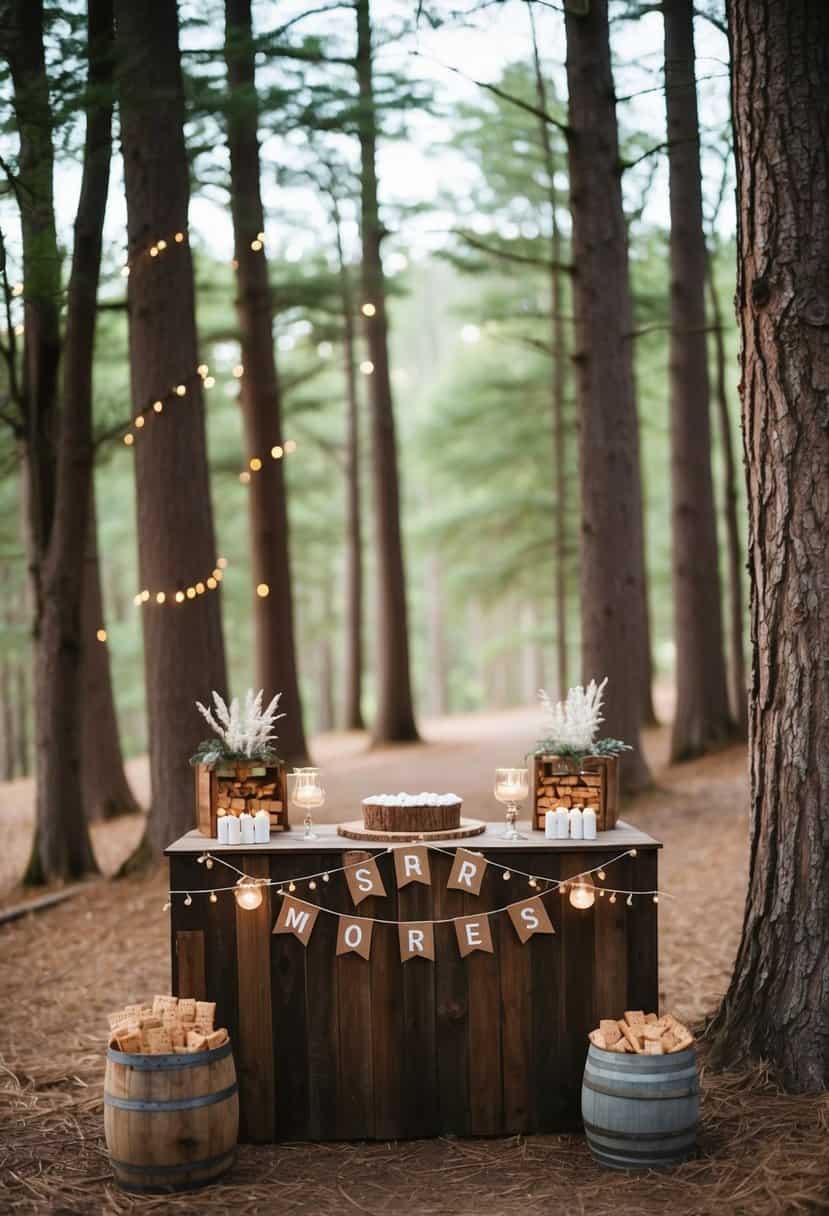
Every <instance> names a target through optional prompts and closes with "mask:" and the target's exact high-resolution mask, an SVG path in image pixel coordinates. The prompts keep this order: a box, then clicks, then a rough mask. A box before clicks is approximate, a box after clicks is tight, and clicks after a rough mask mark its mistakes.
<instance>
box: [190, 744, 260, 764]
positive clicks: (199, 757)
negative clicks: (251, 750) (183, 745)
mask: <svg viewBox="0 0 829 1216" xmlns="http://www.w3.org/2000/svg"><path fill="white" fill-rule="evenodd" d="M190 763H191V764H192V765H193V767H195V766H196V765H197V764H205V765H207V767H208V768H216V767H217V765H224V764H245V765H247V766H248V768H250V767H251V765H255V764H279V763H280V758H279V755H278V753H277V752H276V751H275V750H274V749H273V748H272V747H260V748H259V750H258V751H257V753H256V755H255V756H249V755H247V753H246V752H240V751H234V750H233V748H230V747H228V746H227V744H226V743H225V742H224V740H223V739H203V740H202V742H201V743H200V744H199V746H198V747H197V748H196V750H195V751H194V752H193V755H192V756H191V757H190Z"/></svg>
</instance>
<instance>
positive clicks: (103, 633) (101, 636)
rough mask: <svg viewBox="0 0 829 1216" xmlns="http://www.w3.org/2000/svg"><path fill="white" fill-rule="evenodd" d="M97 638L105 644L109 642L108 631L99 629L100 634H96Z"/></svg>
mask: <svg viewBox="0 0 829 1216" xmlns="http://www.w3.org/2000/svg"><path fill="white" fill-rule="evenodd" d="M95 637H96V638H97V639H98V641H99V642H105V641H106V640H107V631H106V629H99V630H98V632H97V633H96V634H95Z"/></svg>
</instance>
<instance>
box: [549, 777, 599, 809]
mask: <svg viewBox="0 0 829 1216" xmlns="http://www.w3.org/2000/svg"><path fill="white" fill-rule="evenodd" d="M601 793H602V779H601V776H600V775H598V774H594V773H577V774H574V775H573V776H570V775H567V776H555V777H541V779H540V780H539V783H538V786H537V787H536V795H537V798H538V809H539V810H540V811H554V810H556V808H557V807H560V806H564V807H567V810H568V811H569V810H570V809H571V808H572V807H574V806H582V807H584V806H592V807H593V808H594V809H595V810H598V808H599V800H600V798H601Z"/></svg>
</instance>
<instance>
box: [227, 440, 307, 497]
mask: <svg viewBox="0 0 829 1216" xmlns="http://www.w3.org/2000/svg"><path fill="white" fill-rule="evenodd" d="M296 450H297V441H296V440H295V439H286V440H285V443H284V444H279V443H275V444H274V446H273V447H272V448H271V450H270V452H269V453H268V455H269V456H270V458H271V460H281V459H282V458H283V456H293V454H294V452H295V451H296ZM266 459H267V458H266V457H262V456H251V457H250V459H249V460H248V467H247V468H246V469H243V470H242V471H241V473H240V474H239V481H240V482H241V483H242V485H243V486H247V485H250V479H251V473H259V472H260V471H261V470H262V469H263V468H264V466H265V460H266Z"/></svg>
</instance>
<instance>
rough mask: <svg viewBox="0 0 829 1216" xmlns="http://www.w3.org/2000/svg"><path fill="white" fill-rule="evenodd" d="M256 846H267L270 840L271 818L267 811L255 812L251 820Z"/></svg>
mask: <svg viewBox="0 0 829 1216" xmlns="http://www.w3.org/2000/svg"><path fill="white" fill-rule="evenodd" d="M253 828H254V835H255V839H256V843H257V844H267V843H268V841H269V840H270V838H271V817H270V814H269V812H268V811H257V812H256V814H255V816H254V819H253Z"/></svg>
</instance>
